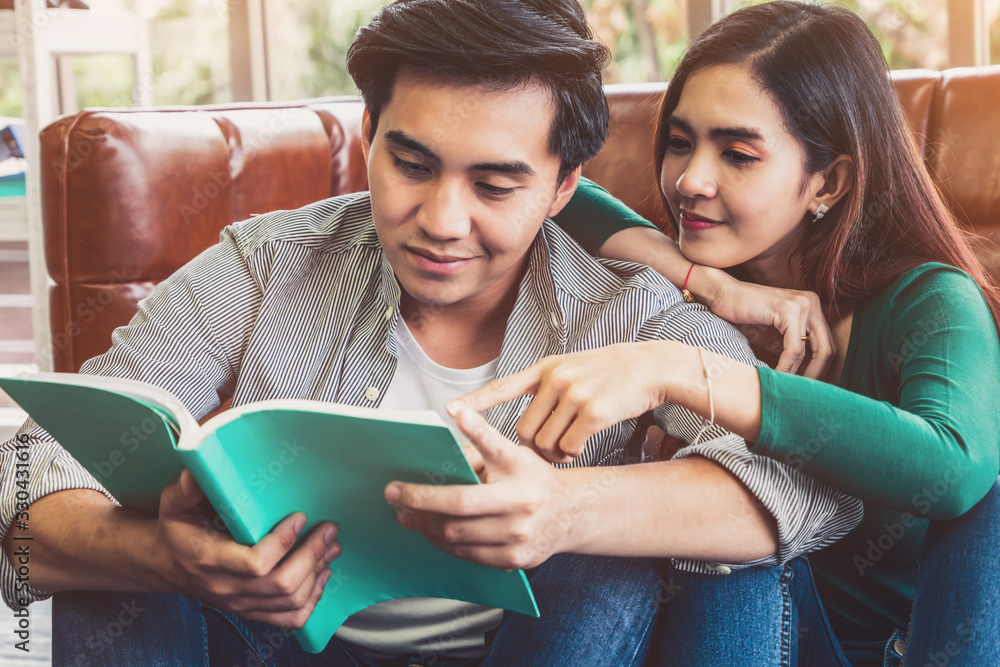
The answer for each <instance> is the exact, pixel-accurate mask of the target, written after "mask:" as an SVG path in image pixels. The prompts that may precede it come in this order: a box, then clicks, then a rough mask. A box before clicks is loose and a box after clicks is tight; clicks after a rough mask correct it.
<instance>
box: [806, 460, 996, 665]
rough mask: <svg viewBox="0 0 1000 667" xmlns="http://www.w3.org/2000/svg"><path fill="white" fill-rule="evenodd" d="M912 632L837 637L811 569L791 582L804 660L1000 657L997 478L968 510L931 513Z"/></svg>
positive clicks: (949, 661)
mask: <svg viewBox="0 0 1000 667" xmlns="http://www.w3.org/2000/svg"><path fill="white" fill-rule="evenodd" d="M918 563H919V569H918V571H917V581H916V585H915V593H914V597H913V611H912V612H911V616H910V627H909V629H908V632H907V633H904V632H903V631H902V630H896V631H895V632H893V633H892V635H891V636H890V637H888V638H887V639H885V640H879V641H873V642H856V641H838V639H837V638H836V637H835V636H834V635H833V632H832V631H830V626H829V623H828V622H827V619H826V614H825V613H824V612H823V606H822V603H821V602H820V600H819V596H818V595H816V592H815V587H814V585H813V582H812V573H811V572H810V571H809V570H808V567H807V566H805V567H803V565H798V566H796V567H798V568H799V569H800V570H801V573H800V576H799V577H798V578H797V580H796V581H797V584H796V585H795V586H794V587H793V588H794V594H795V597H796V606H797V607H798V609H799V613H800V618H803V619H805V620H804V622H803V626H804V627H807V628H810V629H812V630H813V631H812V632H810V633H809V635H808V639H805V638H803V640H802V641H800V647H799V653H800V657H801V656H802V655H803V654H805V655H806V656H807V658H808V659H806V660H805V661H800V663H799V664H802V665H810V666H811V665H817V666H819V667H822V666H824V665H836V666H838V667H841V666H843V665H848V666H849V667H898V666H899V665H900V664H901V663H902V664H903V665H905V667H965V666H969V667H981V666H984V665H1000V572H998V567H997V566H998V565H1000V478H998V479H997V481H996V482H994V484H993V487H992V488H991V489H990V491H989V493H988V494H987V495H986V497H985V498H983V500H981V501H980V502H979V503H978V504H977V505H976V506H975V507H974V508H973V509H972V510H970V511H969V512H967V513H966V514H964V515H963V516H961V517H959V518H957V519H953V520H951V521H933V522H931V524H930V527H929V528H928V531H927V536H926V537H925V538H924V545H923V548H922V551H921V553H920V556H919V560H918Z"/></svg>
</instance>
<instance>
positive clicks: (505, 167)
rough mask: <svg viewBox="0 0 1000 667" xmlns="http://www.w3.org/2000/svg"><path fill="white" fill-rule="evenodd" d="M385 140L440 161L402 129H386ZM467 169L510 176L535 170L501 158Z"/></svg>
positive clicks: (520, 163)
mask: <svg viewBox="0 0 1000 667" xmlns="http://www.w3.org/2000/svg"><path fill="white" fill-rule="evenodd" d="M383 136H385V139H386V141H388V142H389V143H391V144H395V145H396V146H399V147H400V148H406V149H409V150H411V151H414V152H416V153H420V154H421V155H423V156H424V157H426V158H427V159H429V160H434V161H435V162H440V161H441V158H439V157H438V156H437V154H436V153H435V152H434V151H432V150H431V149H430V148H428V147H427V146H424V145H423V144H422V143H420V142H419V141H417V140H416V139H414V138H413V137H411V136H410V135H408V134H407V133H406V132H403V131H402V130H388V131H386V133H385V134H384V135H383ZM469 171H489V172H494V173H498V174H509V175H511V176H534V175H535V170H534V169H532V168H531V165H529V164H528V163H527V162H524V161H522V160H502V161H500V162H480V163H479V164H474V165H472V166H471V167H469Z"/></svg>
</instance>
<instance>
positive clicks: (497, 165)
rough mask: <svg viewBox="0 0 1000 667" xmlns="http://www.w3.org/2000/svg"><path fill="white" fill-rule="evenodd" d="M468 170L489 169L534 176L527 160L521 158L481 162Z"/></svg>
mask: <svg viewBox="0 0 1000 667" xmlns="http://www.w3.org/2000/svg"><path fill="white" fill-rule="evenodd" d="M469 171H491V172H494V173H498V174H507V175H509V176H534V175H535V170H534V169H532V168H531V165H529V164H528V163H527V162H523V161H521V160H505V161H503V162H481V163H479V164H474V165H472V166H471V167H469Z"/></svg>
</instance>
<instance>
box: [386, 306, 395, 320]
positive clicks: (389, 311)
mask: <svg viewBox="0 0 1000 667" xmlns="http://www.w3.org/2000/svg"><path fill="white" fill-rule="evenodd" d="M395 312H396V311H394V310H393V309H392V306H389V307H388V308H386V309H385V319H386V321H389V320H391V319H392V316H393V314H394V313H395Z"/></svg>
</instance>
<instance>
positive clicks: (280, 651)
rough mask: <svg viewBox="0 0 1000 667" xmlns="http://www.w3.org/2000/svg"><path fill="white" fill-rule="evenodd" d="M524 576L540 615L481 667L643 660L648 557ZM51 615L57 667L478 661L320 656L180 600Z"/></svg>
mask: <svg viewBox="0 0 1000 667" xmlns="http://www.w3.org/2000/svg"><path fill="white" fill-rule="evenodd" d="M530 577H531V584H532V588H533V590H534V591H535V596H536V599H537V601H538V606H539V608H540V610H541V612H542V617H541V618H539V619H533V618H529V617H527V616H523V615H521V614H516V613H506V614H505V615H504V619H503V622H502V623H501V624H500V627H499V630H498V631H497V632H496V635H495V637H493V640H492V643H491V646H490V650H489V654H488V655H487V657H486V658H485V660H483V661H482V664H483V665H488V666H490V667H499V666H509V665H525V666H530V665H538V666H539V667H543V666H544V667H549V666H551V665H598V666H600V665H607V666H608V667H612V666H614V667H619V666H629V665H636V666H638V665H640V664H641V663H642V661H643V659H644V657H645V650H646V646H647V644H648V639H649V635H650V632H651V628H652V626H653V621H654V618H655V615H656V611H657V601H658V592H659V591H660V589H661V577H660V572H659V569H658V568H657V566H656V563H655V562H654V561H652V560H647V559H641V558H608V557H600V556H579V555H574V554H561V555H558V556H554V557H553V558H550V559H549V560H548V561H547V562H546V563H545V564H544V565H542V566H540V567H539V568H536V570H535V571H533V572H532V573H530ZM52 617H53V640H52V664H53V665H54V666H56V667H63V666H64V665H100V666H101V667H104V666H108V667H118V666H121V667H134V666H136V665H143V666H144V667H158V666H161V665H162V666H167V665H169V666H171V667H172V666H174V665H183V666H185V667H187V666H191V667H194V666H195V665H211V666H215V665H224V666H225V667H233V666H235V665H241V666H243V665H245V666H247V667H261V666H265V665H266V666H268V667H274V666H277V665H294V666H311V665H335V666H341V665H343V666H348V667H389V666H396V665H399V666H400V667H410V666H418V665H419V666H423V665H428V666H429V665H433V666H434V667H466V666H467V665H478V664H480V662H481V661H480V660H449V659H444V658H442V657H440V656H435V655H413V656H409V655H403V656H398V657H397V658H395V659H392V660H385V661H372V660H369V659H367V658H365V657H364V656H362V655H360V654H359V653H358V652H357V651H356V650H354V649H353V648H352V647H351V646H350V645H347V644H345V643H343V642H341V641H339V640H338V639H337V638H336V637H335V638H334V639H333V640H332V641H331V642H330V643H329V645H327V647H326V649H325V650H324V651H323V652H322V653H318V654H311V653H306V652H305V651H303V650H302V649H301V647H299V645H298V643H297V642H295V641H293V640H292V635H291V633H290V632H286V631H284V630H282V629H280V628H277V627H274V626H271V625H267V624H265V623H258V622H254V621H247V620H245V619H242V618H239V617H237V616H234V615H232V614H228V613H224V612H221V611H219V610H217V609H215V608H212V607H209V606H207V605H203V604H201V603H199V602H197V601H195V600H192V599H190V598H185V597H182V596H177V595H161V594H145V593H120V592H80V593H76V592H74V593H59V594H57V595H56V596H55V598H54V600H53V607H52Z"/></svg>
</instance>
